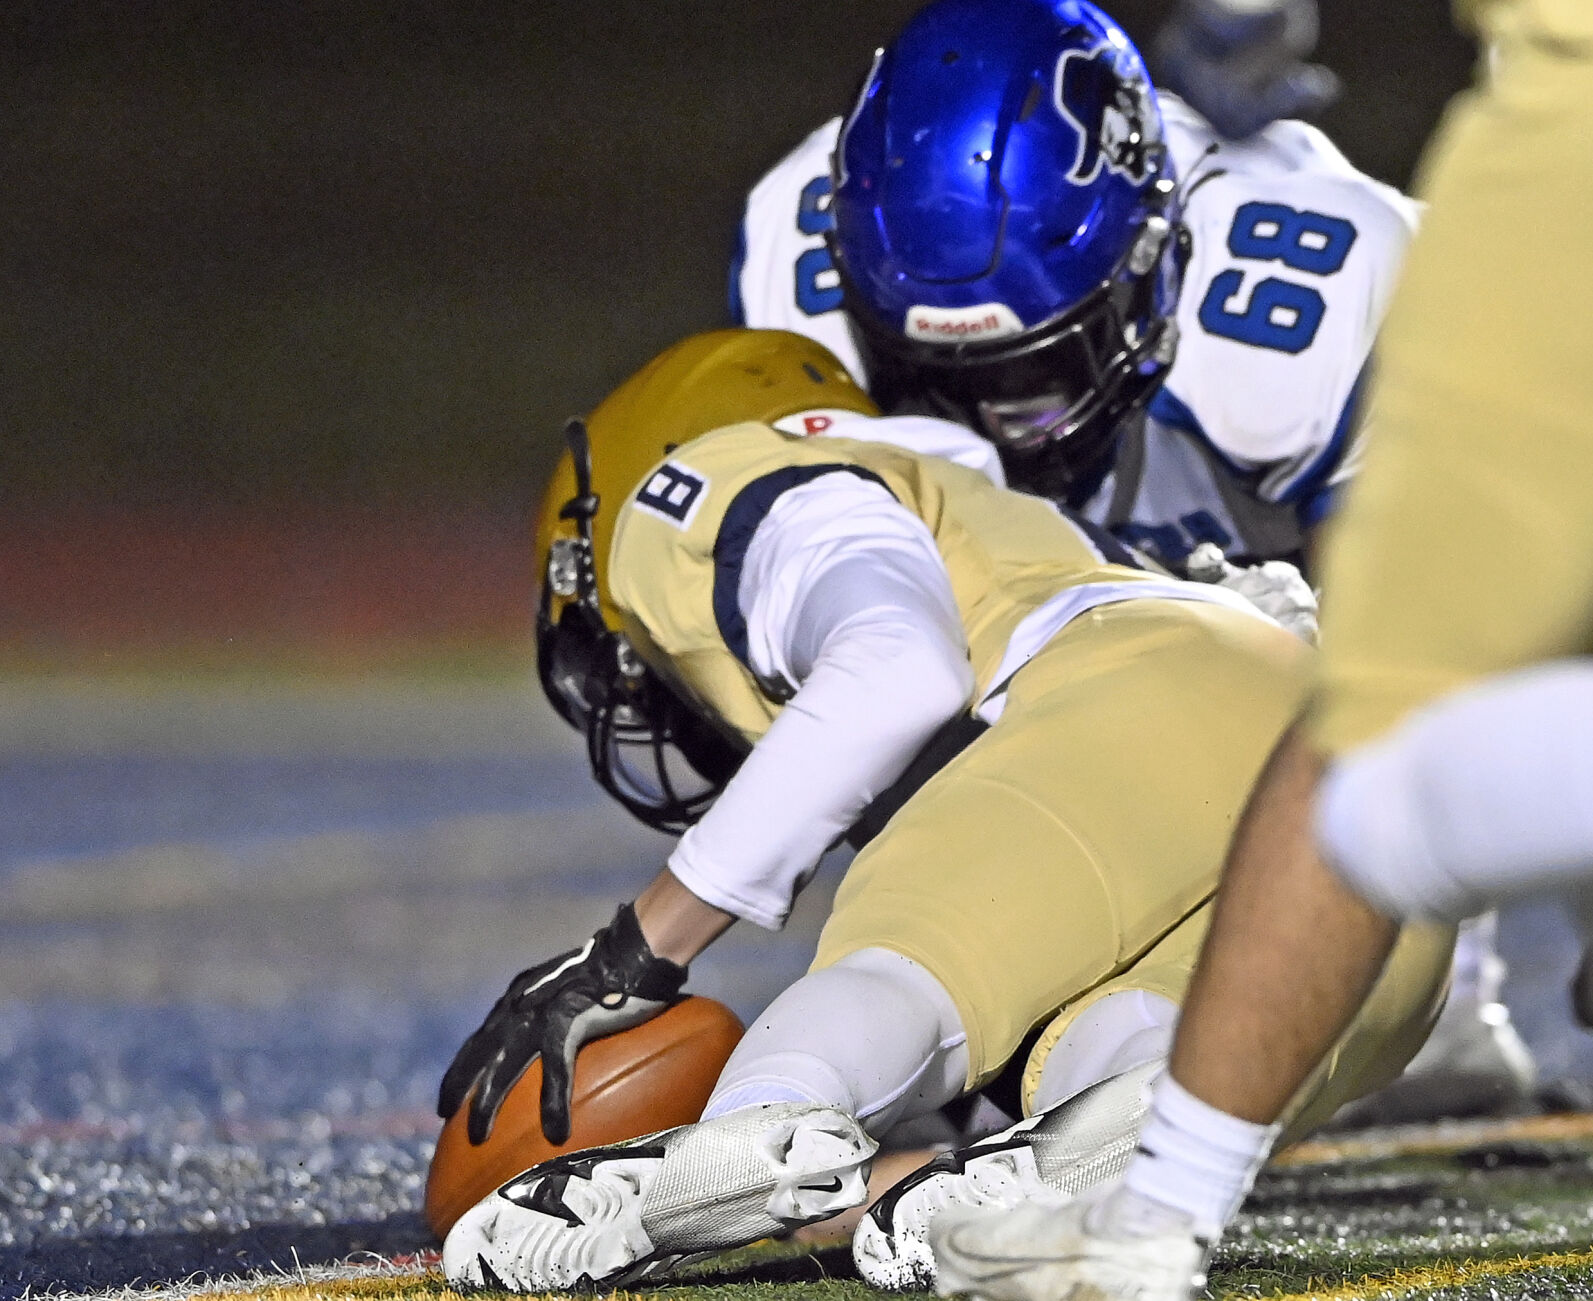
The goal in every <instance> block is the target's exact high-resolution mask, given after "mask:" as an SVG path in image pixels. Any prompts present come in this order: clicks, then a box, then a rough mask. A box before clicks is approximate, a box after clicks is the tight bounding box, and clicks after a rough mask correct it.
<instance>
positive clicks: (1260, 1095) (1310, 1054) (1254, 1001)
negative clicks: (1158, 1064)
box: [1172, 734, 1397, 1124]
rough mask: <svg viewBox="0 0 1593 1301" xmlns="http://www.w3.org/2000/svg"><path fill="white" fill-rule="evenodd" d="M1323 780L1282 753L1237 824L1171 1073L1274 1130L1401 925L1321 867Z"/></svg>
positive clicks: (1316, 763)
mask: <svg viewBox="0 0 1593 1301" xmlns="http://www.w3.org/2000/svg"><path fill="white" fill-rule="evenodd" d="M1321 772H1322V762H1321V759H1320V758H1319V756H1318V755H1317V754H1316V753H1315V752H1314V751H1313V750H1312V749H1311V748H1310V747H1309V746H1308V745H1307V744H1305V743H1304V742H1303V741H1302V740H1301V739H1300V738H1299V737H1298V735H1293V734H1291V736H1289V737H1288V738H1286V739H1285V741H1284V742H1283V744H1282V745H1281V746H1280V747H1279V750H1278V752H1277V754H1276V755H1274V757H1273V759H1272V761H1271V763H1270V764H1269V765H1268V768H1267V771H1266V772H1265V774H1264V775H1263V778H1262V781H1261V783H1260V785H1259V786H1258V787H1257V789H1256V793H1255V794H1254V795H1253V796H1252V798H1251V803H1250V806H1249V808H1248V809H1247V810H1246V812H1245V816H1244V819H1243V821H1242V822H1241V824H1240V828H1239V832H1238V835H1237V836H1236V837H1235V840H1234V844H1233V848H1232V850H1231V851H1230V854H1229V858H1228V863H1227V865H1226V867H1225V868H1224V871H1223V877H1222V881H1221V884H1220V885H1219V887H1218V892H1217V905H1216V910H1215V914H1214V917H1213V920H1212V926H1211V931H1210V933H1209V934H1208V936H1207V938H1206V944H1205V947H1204V949H1203V951H1202V953H1201V958H1200V962H1199V964H1198V966H1197V968H1196V971H1195V976H1194V979H1193V980H1192V982H1191V984H1190V988H1189V994H1188V997H1187V998H1186V999H1185V1002H1184V1011H1183V1017H1182V1020H1181V1021H1180V1023H1179V1028H1178V1034H1177V1037H1176V1039H1175V1041H1174V1044H1173V1056H1172V1074H1173V1077H1174V1078H1175V1079H1176V1080H1177V1081H1178V1082H1179V1084H1181V1085H1182V1086H1183V1087H1184V1088H1185V1089H1187V1090H1188V1091H1189V1092H1190V1093H1192V1094H1193V1095H1194V1096H1195V1097H1197V1098H1199V1099H1200V1100H1201V1101H1203V1102H1205V1103H1207V1104H1209V1105H1211V1106H1213V1107H1216V1108H1218V1109H1219V1110H1221V1111H1224V1112H1226V1113H1228V1114H1229V1115H1232V1116H1237V1117H1239V1118H1240V1119H1243V1120H1247V1121H1251V1122H1253V1123H1257V1124H1271V1123H1273V1122H1275V1121H1277V1120H1278V1119H1279V1117H1280V1116H1282V1115H1283V1113H1284V1111H1285V1110H1286V1108H1287V1107H1288V1105H1289V1102H1290V1100H1291V1099H1292V1098H1293V1097H1294V1096H1295V1094H1296V1093H1297V1091H1298V1090H1299V1088H1300V1085H1301V1084H1302V1083H1303V1082H1304V1081H1305V1079H1306V1077H1307V1076H1308V1075H1309V1074H1310V1073H1311V1071H1312V1070H1313V1069H1314V1068H1315V1066H1316V1064H1317V1063H1318V1062H1319V1061H1320V1060H1321V1059H1322V1057H1323V1056H1324V1055H1325V1054H1326V1053H1327V1052H1328V1050H1329V1049H1330V1048H1331V1047H1332V1045H1333V1043H1334V1041H1335V1040H1337V1038H1338V1037H1339V1035H1340V1034H1341V1033H1342V1032H1343V1030H1344V1028H1345V1027H1346V1026H1347V1025H1348V1024H1349V1023H1350V1020H1351V1019H1352V1017H1353V1016H1354V1014H1355V1011H1356V1009H1357V1008H1359V1007H1360V1005H1361V1003H1362V1001H1363V1000H1364V999H1365V997H1366V995H1367V993H1368V992H1369V991H1370V989H1371V987H1372V985H1373V984H1374V983H1375V981H1376V979H1377V976H1378V973H1379V972H1380V971H1381V970H1382V966H1383V962H1384V960H1385V959H1386V958H1387V956H1388V952H1389V949H1390V948H1391V947H1392V945H1393V942H1394V939H1395V936H1396V934H1397V928H1396V926H1395V924H1394V923H1393V922H1392V921H1390V920H1389V919H1388V918H1386V917H1384V916H1382V915H1381V914H1380V913H1378V912H1376V911H1375V910H1374V909H1373V908H1371V907H1370V906H1369V905H1368V904H1367V903H1365V902H1364V901H1363V900H1362V899H1361V898H1360V897H1359V896H1358V895H1356V894H1355V893H1354V892H1353V891H1351V890H1350V889H1348V888H1347V887H1346V886H1345V885H1344V884H1343V883H1342V882H1341V881H1340V880H1339V878H1338V877H1337V876H1336V875H1335V874H1334V873H1333V872H1332V871H1331V870H1330V869H1329V868H1328V867H1327V866H1326V865H1325V864H1324V863H1323V861H1322V859H1321V857H1320V855H1319V854H1318V852H1317V849H1316V846H1315V843H1314V840H1313V837H1312V834H1311V809H1312V802H1313V798H1314V795H1315V792H1316V788H1317V784H1318V781H1319V779H1320V776H1321Z"/></svg>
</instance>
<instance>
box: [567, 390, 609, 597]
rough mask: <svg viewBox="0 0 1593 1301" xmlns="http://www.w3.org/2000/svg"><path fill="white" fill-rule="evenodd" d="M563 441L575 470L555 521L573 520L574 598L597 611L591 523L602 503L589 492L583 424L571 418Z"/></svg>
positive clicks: (588, 454) (589, 466)
mask: <svg viewBox="0 0 1593 1301" xmlns="http://www.w3.org/2000/svg"><path fill="white" fill-rule="evenodd" d="M564 441H565V442H566V443H568V444H569V447H570V460H571V462H572V463H573V464H574V467H575V496H573V497H571V498H570V499H569V501H567V502H565V503H564V505H562V506H561V507H559V518H560V519H567V520H574V521H575V531H576V532H577V533H578V534H579V535H580V539H581V563H580V566H579V568H578V570H577V572H576V577H575V583H576V597H577V599H578V600H579V601H580V602H581V604H583V605H589V606H591V608H592V609H594V610H595V609H597V605H598V600H597V566H596V556H595V552H596V549H595V547H594V546H593V545H592V520H593V519H594V518H595V517H596V515H597V508H598V506H599V505H600V504H601V502H602V498H600V497H599V496H598V495H597V494H596V493H595V492H593V491H592V440H591V438H590V437H589V436H588V435H587V432H586V421H584V420H582V419H581V418H580V417H579V416H572V417H571V418H570V420H569V421H568V423H566V424H565V426H564Z"/></svg>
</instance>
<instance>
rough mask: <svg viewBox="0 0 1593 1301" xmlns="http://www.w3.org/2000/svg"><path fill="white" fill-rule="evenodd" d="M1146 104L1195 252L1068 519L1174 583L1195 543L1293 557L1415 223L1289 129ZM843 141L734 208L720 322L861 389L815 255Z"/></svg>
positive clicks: (817, 139) (1391, 199) (1340, 442)
mask: <svg viewBox="0 0 1593 1301" xmlns="http://www.w3.org/2000/svg"><path fill="white" fill-rule="evenodd" d="M1160 104H1161V110H1162V117H1163V120H1164V122H1165V124H1166V133H1167V142H1168V146H1169V148H1170V150H1171V152H1172V156H1173V162H1174V166H1175V169H1176V171H1177V174H1178V176H1179V179H1180V187H1181V190H1182V192H1183V195H1184V220H1185V222H1186V223H1187V225H1188V226H1189V229H1190V234H1191V236H1192V239H1193V243H1194V251H1193V255H1192V257H1191V259H1190V263H1189V267H1188V270H1187V273H1186V275H1185V278H1184V288H1183V293H1182V294H1181V296H1180V299H1179V304H1178V328H1179V345H1178V353H1177V357H1176V359H1175V361H1174V363H1173V366H1172V369H1171V371H1170V372H1169V374H1168V377H1167V381H1166V383H1165V384H1164V385H1163V387H1162V389H1161V390H1160V391H1159V392H1158V393H1157V395H1156V397H1155V398H1154V399H1153V400H1152V402H1151V405H1150V408H1149V411H1148V414H1147V419H1146V421H1145V424H1144V427H1143V430H1140V431H1135V432H1131V433H1129V434H1128V435H1126V436H1125V438H1124V439H1123V442H1122V445H1121V448H1120V452H1119V455H1118V459H1117V461H1116V463H1115V466H1114V468H1113V471H1112V473H1111V474H1110V475H1109V476H1108V478H1107V479H1106V481H1105V482H1104V483H1103V484H1102V485H1101V488H1100V490H1099V491H1098V492H1097V493H1096V494H1095V496H1094V497H1093V498H1092V499H1091V500H1090V501H1089V502H1088V503H1087V504H1086V506H1085V508H1084V512H1083V513H1084V514H1085V515H1087V516H1088V517H1089V518H1091V519H1092V520H1094V521H1095V522H1096V523H1099V524H1104V525H1105V526H1107V527H1108V528H1110V529H1111V530H1112V531H1113V532H1115V533H1117V534H1118V535H1119V536H1120V537H1122V538H1123V539H1124V540H1125V541H1127V542H1130V543H1131V544H1133V545H1135V546H1138V547H1140V548H1142V549H1144V550H1147V551H1149V552H1151V553H1153V554H1155V555H1158V556H1159V557H1161V558H1162V559H1164V560H1166V561H1169V562H1173V563H1177V562H1180V561H1182V560H1183V558H1184V557H1185V556H1186V555H1187V554H1188V553H1189V551H1190V550H1191V549H1192V548H1193V547H1194V546H1195V545H1196V544H1197V543H1199V542H1205V541H1210V542H1215V543H1217V544H1218V545H1219V546H1221V547H1222V548H1223V549H1224V550H1225V551H1226V552H1228V553H1229V555H1230V557H1233V558H1238V559H1249V560H1260V559H1270V558H1275V557H1285V558H1287V557H1291V556H1294V555H1295V554H1296V553H1297V552H1298V551H1299V550H1300V548H1301V544H1302V537H1303V534H1304V532H1305V530H1307V529H1309V528H1310V527H1311V526H1313V525H1314V524H1316V523H1317V522H1318V521H1320V520H1321V519H1322V518H1323V517H1324V516H1325V515H1326V514H1327V513H1328V511H1329V510H1330V509H1331V507H1332V499H1333V492H1334V489H1335V487H1336V486H1337V484H1338V483H1339V482H1340V481H1341V480H1342V478H1343V477H1344V475H1345V473H1346V471H1347V468H1348V463H1349V450H1350V443H1351V440H1352V435H1353V434H1354V426H1355V417H1356V407H1357V401H1356V399H1357V397H1358V396H1359V393H1360V387H1361V378H1362V373H1363V371H1364V369H1365V366H1366V361H1367V357H1368V354H1369V353H1370V351H1371V347H1372V343H1373V340H1374V338H1375V336H1376V333H1377V328H1378V325H1379V323H1380V322H1381V320H1382V317H1383V312H1384V310H1385V308H1386V306H1387V303H1388V298H1389V295H1390V293H1391V292H1392V290H1393V287H1394V282H1395V279H1396V276H1397V273H1398V270H1399V265H1400V261H1401V259H1402V258H1403V256H1404V252H1405V248H1406V245H1407V244H1408V243H1409V241H1410V237H1411V235H1412V234H1413V233H1414V231H1415V227H1416V217H1417V205H1416V204H1415V203H1414V202H1413V201H1412V200H1410V199H1408V198H1406V197H1405V196H1404V195H1402V194H1401V193H1400V192H1399V191H1397V190H1395V189H1393V188H1391V187H1389V186H1386V185H1383V184H1380V183H1379V182H1377V181H1374V180H1372V179H1371V178H1370V177H1368V176H1366V175H1365V174H1364V173H1362V172H1359V171H1357V170H1356V169H1355V168H1354V167H1352V166H1351V165H1350V163H1349V162H1348V160H1346V159H1345V157H1344V156H1343V155H1342V154H1341V153H1340V152H1339V151H1338V149H1337V148H1335V147H1334V145H1333V143H1332V142H1331V141H1330V140H1328V138H1327V137H1326V136H1325V135H1323V134H1322V133H1321V132H1320V131H1318V130H1316V129H1315V128H1314V127H1310V126H1307V125H1306V124H1304V123H1302V122H1291V121H1284V122H1275V123H1273V124H1272V125H1271V126H1270V127H1268V128H1267V129H1266V130H1265V131H1264V132H1262V133H1261V134H1260V135H1259V136H1257V137H1255V138H1254V139H1252V140H1249V141H1246V142H1244V143H1243V144H1234V143H1232V142H1230V141H1226V140H1222V139H1221V138H1220V137H1218V136H1217V135H1216V134H1215V132H1214V131H1213V130H1212V129H1211V127H1210V126H1208V125H1207V123H1206V122H1205V120H1204V119H1202V118H1201V117H1199V116H1198V115H1197V114H1196V113H1194V112H1193V111H1192V110H1191V109H1189V108H1188V107H1187V106H1186V105H1184V104H1183V103H1182V101H1180V100H1178V99H1177V98H1176V97H1174V96H1172V95H1169V94H1166V93H1165V92H1164V93H1162V94H1161V95H1160ZM840 125H841V122H840V119H839V118H836V119H833V120H832V121H830V122H827V123H825V124H824V126H822V127H820V128H819V129H818V130H817V131H815V132H813V134H812V135H810V136H809V137H808V138H807V139H806V140H804V141H803V142H802V143H801V144H800V145H799V146H797V148H796V149H794V150H793V151H792V152H791V153H790V154H788V155H787V156H786V157H785V158H784V159H782V160H781V161H780V162H779V163H777V164H776V165H775V167H774V168H773V169H772V170H771V171H770V172H769V173H768V174H767V175H766V176H765V177H764V178H763V179H762V180H761V181H759V182H758V184H757V185H756V186H755V187H754V188H753V190H752V192H751V194H750V195H749V196H748V199H747V207H746V213H745V217H744V220H743V224H742V230H741V246H740V250H739V256H738V263H737V266H736V268H735V271H734V274H733V275H732V278H731V297H732V303H731V310H732V313H733V315H734V316H735V317H736V319H737V320H738V321H739V322H740V323H742V324H745V325H749V326H755V327H764V328H776V329H786V330H795V331H797V332H799V333H802V334H806V335H808V336H810V337H812V338H815V339H817V340H818V341H819V342H821V343H823V344H824V345H825V346H826V347H828V348H829V349H830V350H831V351H833V352H834V353H835V354H836V355H837V356H838V357H839V358H840V359H841V360H842V361H843V362H844V363H845V364H846V366H847V368H848V369H849V370H851V372H852V373H853V375H854V376H856V377H857V378H858V379H859V381H865V380H866V376H865V375H864V374H863V371H862V364H861V361H860V359H859V356H858V352H857V348H856V346H855V344H854V343H853V341H852V337H851V332H850V330H849V328H848V326H847V323H846V318H845V315H844V313H843V312H842V311H841V291H840V285H839V281H838V277H837V275H836V272H835V268H834V266H833V265H832V263H831V261H830V256H829V251H828V249H827V248H826V247H825V244H824V233H825V231H826V229H827V228H828V227H829V226H830V224H831V217H830V213H829V210H828V204H829V198H830V154H831V151H832V150H833V149H834V147H835V141H836V138H837V135H838V133H839V131H840Z"/></svg>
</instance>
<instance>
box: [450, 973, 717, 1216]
mask: <svg viewBox="0 0 1593 1301" xmlns="http://www.w3.org/2000/svg"><path fill="white" fill-rule="evenodd" d="M741 1033H742V1027H741V1022H740V1021H738V1020H736V1014H735V1013H734V1012H732V1011H731V1010H730V1009H729V1008H728V1007H726V1006H725V1005H724V1004H723V1003H717V1002H715V1001H714V1000H713V999H711V998H698V997H689V998H684V999H682V1000H681V1001H680V1002H679V1003H676V1004H675V1005H674V1006H673V1007H671V1008H670V1009H669V1010H668V1011H667V1012H663V1013H661V1014H660V1015H658V1016H655V1017H654V1018H653V1019H652V1020H651V1021H644V1022H643V1023H642V1024H641V1025H639V1026H635V1027H633V1028H631V1029H629V1030H622V1031H620V1032H619V1033H618V1034H612V1035H609V1036H608V1037H607V1038H604V1039H594V1040H592V1042H591V1043H588V1044H584V1045H582V1048H581V1051H580V1052H579V1053H578V1054H577V1055H576V1058H575V1083H574V1088H573V1091H572V1093H571V1099H570V1141H569V1142H568V1143H563V1144H560V1145H557V1146H555V1145H554V1144H552V1143H550V1142H548V1140H547V1139H546V1138H544V1137H543V1136H542V1116H541V1095H542V1063H541V1062H540V1061H534V1062H532V1063H531V1066H530V1068H529V1069H528V1070H527V1071H526V1073H525V1074H524V1075H522V1076H521V1077H520V1079H519V1081H518V1082H517V1083H516V1084H515V1086H514V1088H512V1089H510V1090H509V1095H508V1096H507V1097H506V1098H504V1100H503V1106H502V1108H500V1109H499V1111H498V1119H497V1122H496V1123H495V1124H494V1125H493V1127H492V1133H491V1134H489V1135H488V1136H487V1141H486V1142H485V1143H483V1144H481V1145H480V1146H479V1147H472V1146H471V1144H470V1139H469V1138H468V1137H466V1135H465V1119H466V1116H467V1114H468V1112H469V1110H470V1103H469V1101H468V1100H466V1102H465V1105H464V1106H462V1107H460V1108H459V1110H458V1111H456V1112H455V1113H454V1115H453V1116H452V1118H451V1119H450V1120H449V1121H448V1123H447V1124H445V1125H444V1126H443V1131H442V1134H441V1136H440V1137H439V1138H438V1139H437V1151H436V1154H435V1155H434V1156H433V1157H432V1159H431V1172H430V1173H429V1174H428V1175H427V1176H426V1222H427V1223H428V1224H430V1225H431V1227H432V1230H433V1232H435V1233H436V1234H437V1236H438V1237H439V1238H442V1237H446V1236H447V1234H448V1230H449V1229H450V1228H452V1227H453V1223H454V1221H455V1220H457V1219H458V1218H459V1217H460V1216H461V1215H463V1214H464V1213H465V1212H466V1211H468V1210H469V1209H470V1208H471V1207H472V1206H474V1205H475V1204H476V1203H477V1202H479V1201H480V1200H481V1199H482V1198H483V1197H485V1196H486V1195H487V1194H488V1193H490V1192H492V1191H493V1189H495V1188H497V1187H499V1186H500V1185H502V1184H505V1183H507V1182H508V1181H509V1180H510V1179H513V1178H514V1177H515V1175H517V1174H519V1173H520V1172H521V1171H522V1170H528V1169H530V1168H531V1167H532V1166H534V1165H536V1164H537V1163H538V1162H541V1161H546V1160H548V1159H549V1158H550V1157H555V1156H558V1155H559V1154H560V1153H563V1152H574V1151H576V1150H578V1149H580V1148H583V1147H601V1146H603V1145H604V1144H606V1143H618V1142H620V1141H621V1140H622V1139H627V1138H640V1137H641V1136H642V1135H643V1134H651V1133H654V1132H655V1131H657V1130H660V1129H669V1128H671V1127H672V1126H675V1125H688V1124H690V1123H691V1122H692V1121H694V1120H696V1119H697V1117H698V1116H700V1115H701V1114H702V1109H703V1106H704V1105H705V1104H706V1103H707V1101H708V1095H709V1094H710V1093H711V1092H713V1087H714V1081H716V1080H717V1079H718V1078H719V1072H720V1071H721V1070H723V1069H724V1065H725V1062H726V1061H728V1060H729V1058H730V1052H731V1050H732V1049H733V1048H734V1047H735V1046H736V1043H737V1041H738V1040H740V1038H741Z"/></svg>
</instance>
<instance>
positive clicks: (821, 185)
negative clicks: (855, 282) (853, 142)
mask: <svg viewBox="0 0 1593 1301" xmlns="http://www.w3.org/2000/svg"><path fill="white" fill-rule="evenodd" d="M830 190H831V184H830V178H829V177H828V176H815V177H814V178H813V179H812V180H811V181H809V182H808V183H807V184H806V185H804V186H803V187H802V199H801V201H800V202H799V203H798V204H797V230H798V231H800V232H801V233H802V234H804V235H822V234H824V233H825V232H826V231H828V230H831V229H833V228H834V226H835V214H834V213H832V212H831V211H830ZM796 305H797V306H798V307H800V308H801V309H802V310H803V311H804V312H806V313H807V314H808V315H809V316H822V315H824V313H825V312H833V311H835V309H836V308H838V307H839V306H840V305H841V277H840V276H839V275H837V274H836V271H835V262H834V261H833V260H832V259H831V257H830V250H829V249H828V248H827V247H826V246H825V245H823V244H821V245H819V247H818V248H810V249H808V250H807V251H806V252H805V253H803V254H802V256H801V257H799V258H798V259H797V260H796Z"/></svg>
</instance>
